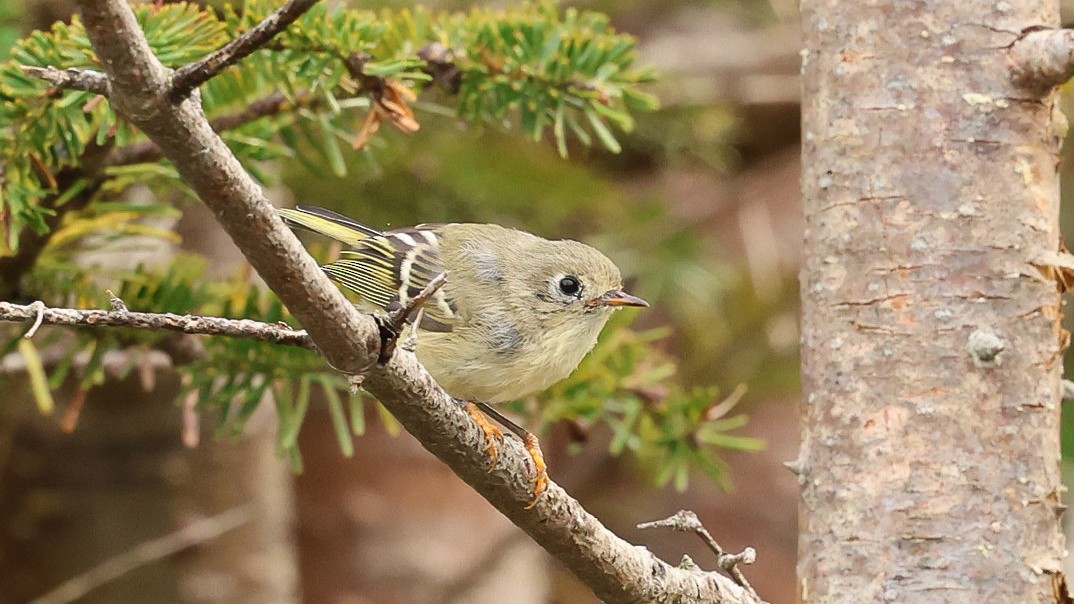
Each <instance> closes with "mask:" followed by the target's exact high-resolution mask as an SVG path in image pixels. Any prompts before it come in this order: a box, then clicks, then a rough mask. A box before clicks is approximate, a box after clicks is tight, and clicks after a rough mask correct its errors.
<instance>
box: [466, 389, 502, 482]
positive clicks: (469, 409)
mask: <svg viewBox="0 0 1074 604" xmlns="http://www.w3.org/2000/svg"><path fill="white" fill-rule="evenodd" d="M455 401H456V402H458V403H459V404H460V405H462V406H463V408H464V409H466V413H467V415H469V416H470V417H471V418H473V420H474V423H475V424H477V427H478V428H481V431H482V432H484V433H485V441H486V442H487V443H488V447H486V448H485V452H486V453H488V456H489V457H491V458H492V464H493V465H492V467H491V468H489V472H491V471H492V468H495V467H496V458H497V456H499V454H500V450H499V446H498V443H502V442H503V432H502V431H501V430H500V429H499V428H497V427H496V425H495V424H493V423H492V422H491V421H490V420H489V416H487V415H485V414H484V413H482V412H481V409H480V408H478V406H477V404H475V403H471V402H469V401H460V400H459V399H455Z"/></svg>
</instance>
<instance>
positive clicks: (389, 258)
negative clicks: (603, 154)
mask: <svg viewBox="0 0 1074 604" xmlns="http://www.w3.org/2000/svg"><path fill="white" fill-rule="evenodd" d="M280 215H281V216H282V217H283V218H284V219H285V221H286V222H288V223H290V224H291V225H295V226H301V227H304V228H307V229H309V230H312V231H315V232H317V233H320V234H322V235H326V236H328V237H331V238H332V239H335V240H337V241H340V242H342V243H344V244H346V245H348V246H349V249H346V250H344V251H343V252H342V253H341V254H340V258H339V259H338V260H336V261H335V262H331V263H329V264H327V265H325V266H323V267H322V268H323V269H324V271H325V273H327V274H328V276H329V277H331V278H332V280H334V281H335V282H336V283H338V284H339V285H341V286H343V287H344V288H346V289H348V290H350V291H352V292H354V293H355V294H357V295H358V297H359V299H360V303H359V305H360V306H361V307H365V308H366V309H368V310H376V309H380V310H391V309H395V308H399V307H400V306H401V305H405V304H406V303H407V302H408V301H409V300H410V299H412V298H413V297H415V296H417V295H418V294H419V293H420V292H421V291H422V290H423V289H425V287H426V285H428V283H429V282H430V281H431V280H432V279H434V278H436V276H437V275H439V274H441V273H443V274H444V275H445V277H446V278H447V281H446V283H445V284H444V286H443V287H442V288H440V289H439V290H438V291H437V292H436V293H435V294H434V295H433V296H432V297H431V298H430V299H429V300H428V301H426V302H425V304H424V305H423V306H422V307H421V310H420V314H418V316H417V317H416V333H415V334H414V335H415V339H416V346H415V349H414V352H415V354H416V355H417V357H418V360H419V361H420V362H421V363H422V365H424V366H425V368H426V369H428V371H429V373H430V374H431V375H432V376H433V377H434V378H435V379H436V381H437V382H438V383H439V384H440V385H441V386H442V387H443V388H444V390H445V391H446V392H447V393H448V394H450V395H451V396H453V397H455V398H456V399H459V400H460V401H465V402H466V404H467V411H468V412H469V413H470V415H471V416H472V417H474V419H475V420H476V421H477V422H478V423H479V424H480V425H481V427H482V429H483V430H484V431H485V433H486V436H487V437H488V442H489V453H490V455H492V456H495V455H496V441H497V440H499V439H502V438H503V435H502V433H501V432H500V431H499V430H498V429H497V428H495V426H493V425H492V424H491V423H490V422H489V421H488V418H486V417H485V416H484V415H483V414H482V413H481V412H480V411H479V410H478V409H477V408H476V407H475V406H474V403H503V402H506V401H511V400H516V399H519V398H522V397H524V396H527V395H529V394H532V393H534V392H539V391H541V390H544V389H545V388H548V387H549V386H551V385H552V384H554V383H556V382H558V381H560V380H562V379H563V378H565V377H567V376H568V375H570V373H571V372H572V371H574V369H575V368H576V367H578V364H579V363H580V362H581V361H582V357H584V356H585V355H586V353H588V352H589V351H590V350H591V349H592V348H593V346H594V345H595V344H596V342H597V336H598V334H599V333H600V331H601V329H602V328H603V327H604V325H605V323H607V322H608V319H609V318H610V317H611V315H612V312H613V311H614V310H616V309H618V308H622V307H625V306H648V304H647V303H646V302H645V301H644V300H642V299H640V298H637V297H635V296H632V295H630V294H627V293H625V292H623V291H622V286H623V283H622V277H621V275H620V273H619V269H618V268H617V267H616V266H615V264H614V263H613V262H612V261H611V260H609V259H608V258H607V257H606V256H605V255H604V254H602V253H600V252H598V251H597V250H595V249H593V248H592V247H590V246H588V245H585V244H582V243H578V242H577V241H568V240H563V241H549V240H547V239H543V238H541V237H537V236H536V235H531V234H530V233H526V232H523V231H518V230H515V229H508V228H504V227H501V226H497V225H494V224H429V225H418V226H415V227H410V228H404V229H397V230H392V231H386V232H380V231H377V230H376V229H372V228H370V227H368V226H365V225H363V224H361V223H358V222H356V221H354V220H351V219H350V218H348V217H346V216H343V215H342V214H338V213H336V212H332V211H330V210H326V209H323V208H317V207H308V206H307V207H303V206H299V207H296V208H295V209H293V210H290V209H282V210H280ZM482 407H483V408H485V410H486V411H490V412H491V413H492V414H493V415H494V416H495V417H496V418H497V420H498V421H500V422H501V423H503V424H504V425H505V426H507V427H508V428H510V429H511V430H512V431H514V432H515V433H516V434H518V436H519V437H520V438H522V439H523V441H524V442H525V443H526V448H527V450H529V452H530V454H531V456H532V457H533V460H534V464H535V465H536V469H537V471H536V477H535V478H534V495H535V496H536V495H539V494H540V493H541V492H542V491H543V490H544V488H545V486H546V485H547V476H546V473H545V467H544V461H543V456H542V454H541V452H540V447H539V445H538V443H537V439H536V438H535V437H534V436H533V435H532V434H530V433H529V432H528V431H526V430H523V429H522V428H519V427H518V426H516V425H514V424H513V423H511V422H509V421H506V420H505V418H503V416H502V415H500V414H498V413H496V412H495V411H492V410H491V409H490V408H488V407H487V406H484V405H482Z"/></svg>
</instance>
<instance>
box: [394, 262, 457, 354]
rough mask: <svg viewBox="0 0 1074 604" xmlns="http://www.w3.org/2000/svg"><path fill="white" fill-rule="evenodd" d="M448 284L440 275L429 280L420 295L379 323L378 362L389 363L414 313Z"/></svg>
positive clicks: (444, 277) (445, 277)
mask: <svg viewBox="0 0 1074 604" xmlns="http://www.w3.org/2000/svg"><path fill="white" fill-rule="evenodd" d="M445 283H447V275H445V274H444V273H440V274H439V275H437V276H435V277H433V278H432V279H430V280H429V283H428V284H427V285H426V286H425V288H424V289H422V290H421V292H420V293H418V295H416V296H414V297H413V298H410V299H409V300H407V301H406V304H403V305H402V306H400V307H399V308H396V309H393V310H392V311H391V312H389V313H388V316H387V318H386V319H382V320H379V321H377V324H378V325H379V326H380V342H381V345H380V355H379V356H378V357H377V362H378V363H379V364H381V365H384V364H385V363H387V362H388V359H390V358H392V353H393V352H395V345H396V342H398V340H399V335H400V334H401V333H403V329H404V328H405V327H406V324H407V322H408V321H410V316H411V315H413V314H414V311H416V310H418V309H420V308H421V307H422V306H424V305H425V303H426V302H428V301H429V298H432V297H433V296H435V295H436V292H438V291H440V288H441V287H444V284H445Z"/></svg>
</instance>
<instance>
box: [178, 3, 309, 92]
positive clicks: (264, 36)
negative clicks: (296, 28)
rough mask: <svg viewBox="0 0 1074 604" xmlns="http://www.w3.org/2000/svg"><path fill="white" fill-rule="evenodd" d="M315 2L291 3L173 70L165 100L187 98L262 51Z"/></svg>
mask: <svg viewBox="0 0 1074 604" xmlns="http://www.w3.org/2000/svg"><path fill="white" fill-rule="evenodd" d="M317 1H318V0H290V1H289V2H288V3H287V4H285V5H284V6H283V7H281V8H280V9H279V10H277V11H276V12H274V13H272V14H271V15H269V16H268V17H266V18H265V19H264V20H263V21H261V22H260V23H258V24H257V25H256V26H254V28H253V29H251V30H250V31H248V32H246V33H244V34H242V35H241V36H239V37H238V38H235V39H234V40H232V41H231V42H229V43H228V44H227V45H226V46H224V47H223V48H221V49H219V50H217V51H216V52H214V53H212V54H210V55H209V56H207V57H205V58H203V59H201V60H200V61H197V62H195V63H191V64H190V65H187V66H185V67H180V68H179V69H177V70H175V74H174V75H173V76H172V80H171V88H170V90H168V96H169V97H170V98H171V99H172V101H179V100H181V99H183V98H186V96H187V95H189V94H190V92H191V91H192V90H194V89H195V88H197V87H198V86H201V85H202V84H204V83H205V82H208V81H209V80H210V79H212V77H213V76H215V75H216V74H218V73H220V72H221V71H223V70H224V69H227V68H228V67H230V66H231V65H234V64H235V63H238V62H239V61H241V60H242V59H243V57H245V56H247V55H249V54H250V53H252V52H254V51H255V50H257V49H259V48H261V47H262V46H264V45H265V44H266V43H268V41H269V40H271V39H272V38H274V37H276V34H278V33H280V32H282V31H283V30H285V29H287V26H288V25H290V24H291V23H294V21H295V20H296V19H298V18H299V17H301V16H302V15H303V13H305V12H306V11H308V10H309V9H310V8H312V7H313V5H314V4H317Z"/></svg>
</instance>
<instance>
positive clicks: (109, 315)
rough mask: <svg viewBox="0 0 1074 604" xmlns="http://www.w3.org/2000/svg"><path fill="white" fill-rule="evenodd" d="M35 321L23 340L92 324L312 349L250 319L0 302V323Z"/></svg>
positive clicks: (303, 338)
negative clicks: (40, 328) (47, 329)
mask: <svg viewBox="0 0 1074 604" xmlns="http://www.w3.org/2000/svg"><path fill="white" fill-rule="evenodd" d="M28 319H35V327H31V328H30V331H28V332H27V336H26V337H30V336H32V335H33V334H34V333H35V332H36V329H37V327H36V326H37V325H39V324H45V325H92V326H95V327H134V328H139V329H158V330H164V331H177V332H181V333H186V334H198V335H212V336H226V337H230V338H245V339H248V340H258V341H260V342H270V343H273V344H284V345H286V346H297V347H299V348H306V349H308V350H315V347H314V345H313V340H311V339H310V337H309V336H308V335H307V334H306V332H305V331H304V330H295V329H291V328H290V327H288V328H282V327H280V326H279V325H276V324H272V323H262V322H260V321H254V320H251V319H224V318H221V317H201V316H196V315H176V314H172V313H147V312H131V311H126V310H124V311H118V312H117V311H111V310H78V309H74V308H47V307H45V305H44V303H43V302H35V303H33V304H29V305H25V306H24V305H21V304H12V303H10V302H0V321H26V320H28Z"/></svg>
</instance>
